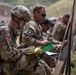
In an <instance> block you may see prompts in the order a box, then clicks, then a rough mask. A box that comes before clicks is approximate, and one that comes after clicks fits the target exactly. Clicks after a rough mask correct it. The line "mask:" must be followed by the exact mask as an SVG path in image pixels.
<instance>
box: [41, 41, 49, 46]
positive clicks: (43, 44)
mask: <svg viewBox="0 0 76 75" xmlns="http://www.w3.org/2000/svg"><path fill="white" fill-rule="evenodd" d="M40 44H41V46H46V45H48V44H49V41H48V40H43V41H41V42H40Z"/></svg>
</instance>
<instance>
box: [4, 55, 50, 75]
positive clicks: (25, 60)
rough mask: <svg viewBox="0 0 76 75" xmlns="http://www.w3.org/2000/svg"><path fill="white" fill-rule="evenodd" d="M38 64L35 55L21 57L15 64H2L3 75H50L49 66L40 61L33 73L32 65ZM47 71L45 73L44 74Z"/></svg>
mask: <svg viewBox="0 0 76 75" xmlns="http://www.w3.org/2000/svg"><path fill="white" fill-rule="evenodd" d="M36 62H38V58H37V57H36V56H35V55H23V56H22V57H21V58H20V59H19V60H18V61H17V62H16V63H13V62H5V63H4V65H3V66H4V68H3V70H4V75H37V74H38V75H50V68H49V66H48V65H47V64H46V63H45V62H44V61H42V60H40V61H39V63H38V64H39V65H38V67H37V68H36V71H34V65H35V64H36ZM46 70H47V73H48V74H47V73H46Z"/></svg>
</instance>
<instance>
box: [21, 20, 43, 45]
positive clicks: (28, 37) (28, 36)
mask: <svg viewBox="0 0 76 75" xmlns="http://www.w3.org/2000/svg"><path fill="white" fill-rule="evenodd" d="M37 40H42V28H41V26H40V25H38V24H36V22H35V21H30V22H28V23H27V24H26V25H25V26H24V28H23V32H22V42H23V43H25V45H27V46H32V45H33V46H35V45H37V44H38V43H37Z"/></svg>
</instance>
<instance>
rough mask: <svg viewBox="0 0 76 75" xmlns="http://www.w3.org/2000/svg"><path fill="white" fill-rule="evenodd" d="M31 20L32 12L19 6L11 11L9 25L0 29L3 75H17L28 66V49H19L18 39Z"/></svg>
mask: <svg viewBox="0 0 76 75" xmlns="http://www.w3.org/2000/svg"><path fill="white" fill-rule="evenodd" d="M30 19H31V14H30V11H29V10H28V9H27V8H26V7H25V6H23V5H17V6H15V7H14V8H13V9H12V10H11V20H10V22H9V24H6V25H5V26H1V27H0V59H2V60H3V61H4V63H3V66H2V69H3V71H4V74H3V73H2V75H16V73H18V71H20V70H21V69H23V68H24V67H25V66H26V65H27V63H26V62H27V60H26V57H25V55H24V51H25V50H26V49H20V50H19V49H18V48H17V45H16V38H17V36H18V35H19V32H20V31H21V29H22V28H23V26H24V25H25V23H26V22H28V21H29V20H30ZM30 49H31V48H30ZM27 50H28V49H27ZM2 60H0V62H1V61H2ZM0 67H1V66H0Z"/></svg>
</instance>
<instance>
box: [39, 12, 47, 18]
mask: <svg viewBox="0 0 76 75" xmlns="http://www.w3.org/2000/svg"><path fill="white" fill-rule="evenodd" d="M38 13H40V12H38ZM40 14H41V13H40ZM41 16H43V17H46V14H41Z"/></svg>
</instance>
